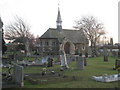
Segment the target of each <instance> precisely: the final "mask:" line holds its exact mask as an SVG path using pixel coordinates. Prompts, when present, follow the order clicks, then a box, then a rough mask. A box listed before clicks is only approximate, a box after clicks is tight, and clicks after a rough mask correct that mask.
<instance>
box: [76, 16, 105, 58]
mask: <svg viewBox="0 0 120 90" xmlns="http://www.w3.org/2000/svg"><path fill="white" fill-rule="evenodd" d="M75 23H76V26H74V28H76V29H79V30H83V31H84V33H85V35H86V37H87V38H88V39H89V41H90V46H91V50H92V52H93V56H94V55H97V52H96V44H97V41H98V40H99V38H100V37H101V36H102V35H104V34H105V33H106V32H105V31H104V27H103V24H102V23H99V22H98V20H97V19H96V18H95V17H93V16H85V17H82V19H81V20H77V21H75Z"/></svg>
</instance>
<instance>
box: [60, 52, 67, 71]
mask: <svg viewBox="0 0 120 90" xmlns="http://www.w3.org/2000/svg"><path fill="white" fill-rule="evenodd" d="M60 61H61V66H62V68H64V69H66V68H69V66H68V63H67V59H66V54H65V52H64V51H63V50H61V51H60Z"/></svg>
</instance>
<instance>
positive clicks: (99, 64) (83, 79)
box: [24, 57, 120, 88]
mask: <svg viewBox="0 0 120 90" xmlns="http://www.w3.org/2000/svg"><path fill="white" fill-rule="evenodd" d="M115 60H116V58H114V57H109V61H108V62H104V61H103V57H95V58H89V59H87V66H85V68H84V70H76V69H75V67H76V66H75V65H76V62H75V61H73V62H71V63H70V65H69V66H70V69H68V70H65V71H62V72H60V71H59V70H58V71H59V72H60V73H63V74H65V75H69V76H78V80H76V81H71V82H62V83H53V84H44V85H40V84H37V85H32V84H31V83H29V82H27V81H25V82H24V84H25V85H24V88H114V87H118V84H119V83H120V81H119V82H111V83H103V82H96V81H94V80H91V79H90V77H91V76H93V75H96V76H100V75H103V74H116V73H118V71H117V70H113V69H112V68H113V67H114V64H115ZM59 67H60V65H55V66H54V67H47V69H50V68H52V69H54V70H56V68H59ZM41 69H42V67H26V68H24V73H40V72H41Z"/></svg>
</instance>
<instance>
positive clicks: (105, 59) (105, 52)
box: [103, 45, 108, 62]
mask: <svg viewBox="0 0 120 90" xmlns="http://www.w3.org/2000/svg"><path fill="white" fill-rule="evenodd" d="M103 52H104V61H105V62H108V51H107V47H106V45H104V47H103Z"/></svg>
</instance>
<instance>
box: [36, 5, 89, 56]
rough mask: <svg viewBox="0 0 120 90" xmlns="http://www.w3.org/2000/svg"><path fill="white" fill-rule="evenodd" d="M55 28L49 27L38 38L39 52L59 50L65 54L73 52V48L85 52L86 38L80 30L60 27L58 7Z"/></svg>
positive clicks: (57, 51) (49, 52)
mask: <svg viewBox="0 0 120 90" xmlns="http://www.w3.org/2000/svg"><path fill="white" fill-rule="evenodd" d="M56 24H57V28H49V29H48V30H47V31H46V32H45V33H44V34H43V35H42V36H41V37H40V38H39V45H37V46H38V53H39V54H43V53H45V54H49V55H58V54H59V50H64V51H65V53H66V54H72V55H73V54H75V50H76V49H79V50H80V52H82V53H85V52H87V49H88V44H89V42H88V39H87V38H86V36H85V34H84V32H83V31H82V30H71V29H63V28H62V19H61V14H60V9H59V7H58V15H57V20H56Z"/></svg>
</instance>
